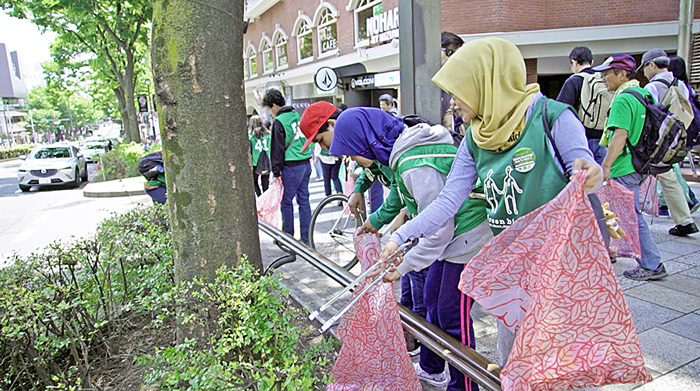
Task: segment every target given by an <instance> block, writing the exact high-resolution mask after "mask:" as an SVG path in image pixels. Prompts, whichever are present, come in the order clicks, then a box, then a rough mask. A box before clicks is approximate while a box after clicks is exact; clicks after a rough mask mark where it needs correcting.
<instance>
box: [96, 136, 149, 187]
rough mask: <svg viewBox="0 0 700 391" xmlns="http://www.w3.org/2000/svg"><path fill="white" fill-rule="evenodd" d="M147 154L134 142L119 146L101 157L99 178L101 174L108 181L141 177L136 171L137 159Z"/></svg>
mask: <svg viewBox="0 0 700 391" xmlns="http://www.w3.org/2000/svg"><path fill="white" fill-rule="evenodd" d="M149 152H150V151H146V150H145V149H144V148H143V146H142V145H141V144H139V143H136V142H131V143H128V144H119V145H118V146H117V147H116V148H115V149H113V150H111V151H109V152H107V153H105V154H104V155H102V167H101V168H102V169H101V173H100V175H99V178H102V173H104V176H105V179H106V180H108V181H110V180H114V179H123V178H131V177H135V176H139V175H141V174H140V173H139V171H138V169H137V168H138V164H139V159H141V157H143V156H144V155H147V154H148V153H149Z"/></svg>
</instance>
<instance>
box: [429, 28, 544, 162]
mask: <svg viewBox="0 0 700 391" xmlns="http://www.w3.org/2000/svg"><path fill="white" fill-rule="evenodd" d="M525 77H526V74H525V61H524V60H523V57H522V55H521V54H520V51H519V50H518V48H517V47H515V45H513V44H512V43H510V42H508V41H505V40H503V39H500V38H485V39H479V40H475V41H471V42H468V43H466V44H465V45H464V46H462V47H461V48H460V49H459V50H457V51H456V52H455V53H454V54H453V55H452V56H450V58H449V60H447V62H446V63H445V65H443V67H442V68H441V69H440V71H438V73H436V74H435V76H434V77H433V82H434V83H435V84H437V85H438V86H439V87H440V88H442V89H443V90H445V91H447V92H449V93H451V94H452V95H454V96H455V97H456V98H458V99H459V100H461V101H462V102H464V103H466V104H467V106H469V108H471V109H472V110H474V112H476V118H474V119H473V120H472V123H471V126H472V127H471V129H472V138H473V139H474V142H475V143H476V145H478V146H479V147H480V148H483V149H487V150H491V151H498V150H503V149H505V148H507V147H509V146H510V145H511V144H513V142H515V141H516V140H517V138H518V137H519V136H520V133H521V132H522V131H523V129H524V128H525V113H526V112H527V108H528V106H529V105H530V101H531V100H532V98H533V97H534V95H535V94H536V93H537V92H539V90H540V87H539V85H537V84H528V85H525Z"/></svg>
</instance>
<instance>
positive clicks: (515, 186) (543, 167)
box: [465, 98, 573, 235]
mask: <svg viewBox="0 0 700 391" xmlns="http://www.w3.org/2000/svg"><path fill="white" fill-rule="evenodd" d="M542 99H546V98H542ZM565 110H572V111H573V109H571V107H570V106H568V105H566V104H564V103H561V102H557V101H555V100H552V99H549V100H547V118H548V121H549V123H550V124H553V123H554V121H555V120H556V119H557V118H559V116H560V115H561V114H562V113H563V112H564V111H565ZM465 141H467V143H469V144H468V147H469V152H470V153H471V155H472V156H473V157H474V161H475V162H476V172H477V175H478V177H479V179H480V180H481V183H482V184H483V187H484V193H485V195H486V203H487V210H486V212H487V214H488V219H489V226H490V227H491V231H493V234H494V235H498V234H499V233H500V232H501V231H503V230H504V229H506V228H507V227H509V226H510V225H511V224H513V222H515V220H517V219H518V218H519V217H521V216H525V215H526V214H528V213H530V212H532V211H533V210H535V209H537V208H539V207H540V206H542V205H544V204H545V203H547V202H549V201H550V200H552V199H553V198H554V197H556V196H557V195H558V194H559V192H560V191H561V190H562V189H563V188H564V187H565V186H566V184H567V183H568V180H567V178H566V177H565V176H564V174H563V173H562V172H561V170H560V169H559V167H558V166H557V163H556V160H555V159H556V158H555V157H554V156H552V154H551V153H550V151H549V149H548V148H547V144H548V143H547V141H548V138H547V134H546V133H545V130H544V125H543V123H542V100H539V101H538V102H537V104H535V107H534V109H533V110H532V114H531V115H530V118H529V119H528V120H527V124H526V125H525V129H524V130H523V132H522V134H521V135H520V138H519V139H518V140H517V141H516V142H515V144H513V145H511V146H510V147H509V148H508V149H505V150H503V151H488V150H486V149H482V148H479V147H478V146H477V145H476V143H475V142H474V139H473V138H472V136H471V132H467V137H465Z"/></svg>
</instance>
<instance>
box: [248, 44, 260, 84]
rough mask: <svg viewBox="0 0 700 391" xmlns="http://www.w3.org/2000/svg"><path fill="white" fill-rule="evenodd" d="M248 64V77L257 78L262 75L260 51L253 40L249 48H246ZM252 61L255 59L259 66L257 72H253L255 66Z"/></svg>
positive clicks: (256, 65)
mask: <svg viewBox="0 0 700 391" xmlns="http://www.w3.org/2000/svg"><path fill="white" fill-rule="evenodd" d="M246 59H247V62H246V65H247V66H248V79H255V78H256V77H258V76H260V68H259V67H258V52H257V51H256V50H255V46H253V43H252V42H249V43H248V49H247V50H246ZM251 61H255V67H256V68H258V69H257V72H255V73H253V67H252V64H251Z"/></svg>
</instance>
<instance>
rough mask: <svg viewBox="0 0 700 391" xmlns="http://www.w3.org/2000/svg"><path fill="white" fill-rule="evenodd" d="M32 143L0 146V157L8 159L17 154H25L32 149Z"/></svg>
mask: <svg viewBox="0 0 700 391" xmlns="http://www.w3.org/2000/svg"><path fill="white" fill-rule="evenodd" d="M32 148H34V145H29V144H27V145H18V146H15V147H12V148H0V159H10V158H13V157H17V156H19V155H26V154H28V153H29V152H31V151H32Z"/></svg>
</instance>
